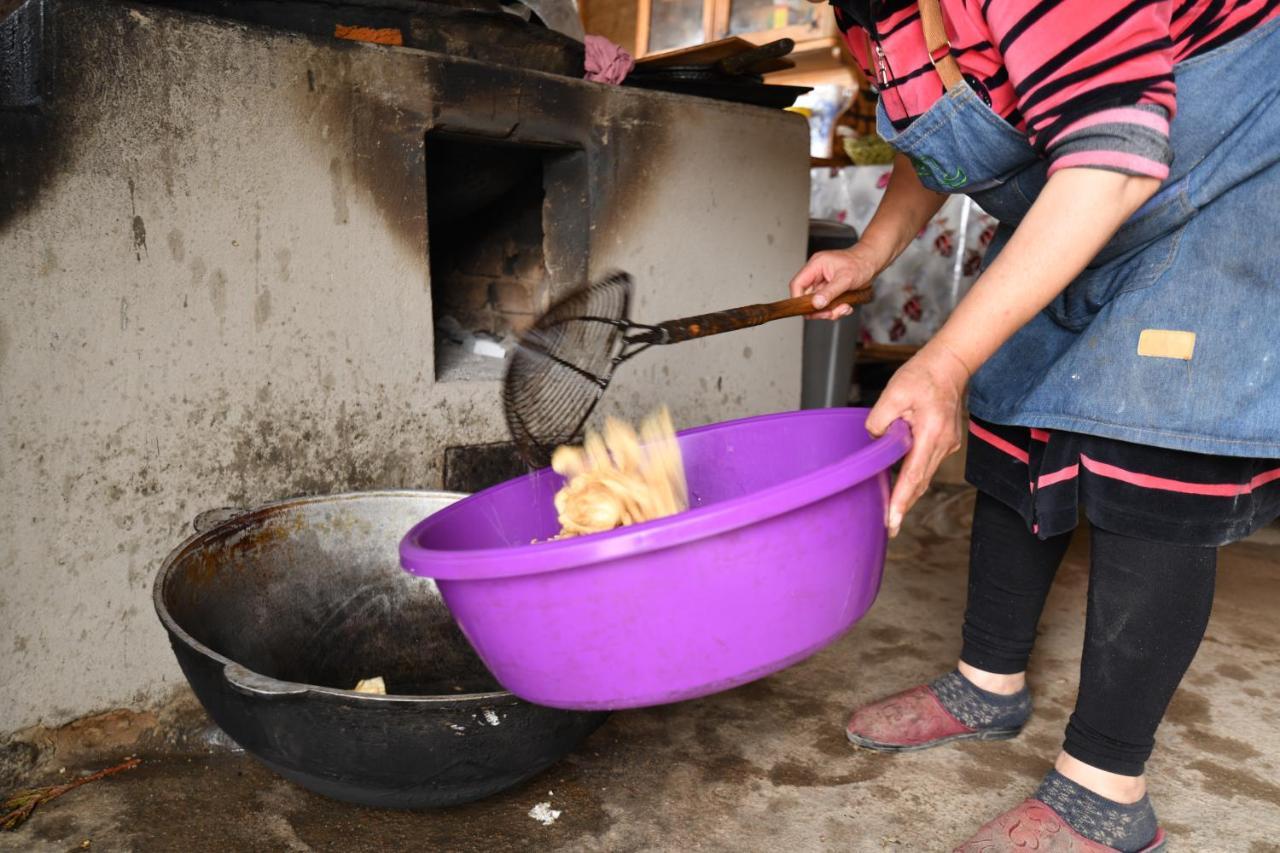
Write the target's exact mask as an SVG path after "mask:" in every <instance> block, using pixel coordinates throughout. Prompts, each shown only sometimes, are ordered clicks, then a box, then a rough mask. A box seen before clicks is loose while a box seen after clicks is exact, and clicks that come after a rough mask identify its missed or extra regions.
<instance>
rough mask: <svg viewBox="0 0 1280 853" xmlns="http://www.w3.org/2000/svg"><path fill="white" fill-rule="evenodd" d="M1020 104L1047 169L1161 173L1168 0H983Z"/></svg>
mask: <svg viewBox="0 0 1280 853" xmlns="http://www.w3.org/2000/svg"><path fill="white" fill-rule="evenodd" d="M983 6H984V7H985V8H984V12H985V16H986V22H987V26H988V28H989V29H990V31H991V35H992V38H993V40H994V41H996V42H997V44H998V48H999V51H1000V54H1001V56H1002V57H1003V58H1004V63H1005V68H1006V69H1007V71H1008V73H1009V82H1010V83H1011V84H1012V85H1013V87H1014V92H1015V95H1016V97H1017V103H1018V111H1019V112H1020V113H1021V114H1022V117H1023V118H1024V119H1025V121H1026V126H1027V132H1028V134H1029V136H1030V138H1031V142H1032V144H1033V145H1034V146H1035V147H1036V149H1037V150H1039V151H1040V152H1042V153H1043V154H1045V155H1046V156H1048V157H1049V158H1050V165H1049V173H1050V174H1052V173H1053V172H1055V171H1057V170H1058V169H1065V168H1072V167H1086V168H1094V169H1106V170H1110V171H1115V172H1123V173H1125V174H1129V175H1143V176H1150V177H1154V178H1159V179H1161V180H1163V179H1164V178H1166V177H1168V175H1169V164H1170V163H1171V162H1173V152H1172V149H1171V148H1170V146H1169V120H1170V119H1171V118H1172V117H1173V114H1174V110H1175V106H1176V104H1175V88H1174V82H1173V63H1174V47H1173V41H1172V38H1171V37H1170V19H1171V17H1172V13H1173V8H1172V7H1173V2H1172V0H1126V1H1125V2H1110V3H1103V2H1098V0H985V2H983Z"/></svg>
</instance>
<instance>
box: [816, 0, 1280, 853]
mask: <svg viewBox="0 0 1280 853" xmlns="http://www.w3.org/2000/svg"><path fill="white" fill-rule="evenodd" d="M835 3H836V15H837V20H838V22H839V24H840V28H841V29H842V31H843V32H844V33H845V37H846V39H847V41H848V44H849V47H850V48H851V50H852V52H853V54H854V56H855V57H856V58H857V59H858V60H859V62H860V63H861V64H862V65H863V67H864V69H865V70H866V71H867V73H868V77H869V79H872V80H874V81H876V85H877V87H878V89H879V92H880V106H879V114H878V125H879V131H880V134H881V135H882V136H883V137H884V138H885V139H886V140H887V141H888V142H889V143H890V144H891V145H893V146H894V147H895V148H896V149H897V150H898V152H899V156H898V158H897V161H896V164H895V167H894V172H893V176H892V179H891V180H890V183H889V186H888V189H887V191H886V193H885V196H884V199H883V201H882V202H881V204H880V207H879V210H878V211H877V213H876V215H875V217H874V219H873V220H872V221H871V223H870V224H869V225H868V227H867V229H866V232H865V234H864V235H863V236H862V239H861V241H860V242H859V243H858V244H857V245H856V246H855V247H853V248H852V249H850V250H847V251H844V252H824V253H821V254H818V255H815V256H814V257H813V258H811V259H810V261H809V263H808V264H806V265H805V267H804V268H803V269H802V270H801V271H800V272H799V273H798V274H797V275H796V277H795V279H794V280H793V281H792V282H791V290H792V293H793V295H798V294H802V293H812V294H814V304H815V306H816V307H817V308H819V309H821V308H823V307H824V306H826V305H827V304H829V303H830V301H831V300H832V299H833V298H834V297H836V296H837V295H839V294H840V293H843V292H845V291H846V290H849V289H851V288H858V287H867V286H870V283H871V281H872V280H873V279H874V278H875V276H876V274H877V273H879V272H880V271H881V270H883V269H884V268H885V267H886V266H887V265H889V264H890V263H892V261H893V260H894V259H895V258H896V257H897V256H898V254H900V253H901V252H902V250H903V248H904V247H905V246H906V245H907V244H908V243H909V242H910V240H911V239H912V238H913V237H914V236H915V235H916V234H917V233H918V231H919V230H920V228H921V227H922V226H923V225H924V224H925V223H926V222H927V221H928V220H929V219H930V217H931V216H933V214H934V213H936V211H937V210H938V208H939V206H940V204H941V203H942V201H943V199H944V194H945V193H951V192H963V193H966V194H968V195H970V196H971V197H972V198H973V199H974V200H975V201H976V202H977V203H978V204H980V205H981V206H982V207H983V208H984V209H985V210H987V211H988V212H990V213H991V214H993V215H994V216H996V217H997V218H998V219H999V220H1000V222H1001V226H1000V229H999V231H998V233H997V235H996V238H995V240H994V241H993V243H992V246H991V249H990V251H989V253H988V256H987V259H986V268H985V270H984V272H983V274H982V275H981V276H980V278H979V279H978V281H977V282H976V283H975V285H974V287H973V289H972V290H971V291H970V292H969V294H968V295H967V296H966V297H965V298H964V300H963V301H962V302H961V303H960V304H959V306H958V307H957V308H956V310H955V312H954V313H953V315H952V316H951V318H950V319H949V320H948V322H947V323H946V325H945V326H944V327H943V328H942V329H941V330H940V331H939V332H938V334H937V335H936V336H935V337H934V338H933V339H932V340H931V341H930V343H929V344H928V345H927V346H925V347H924V348H922V349H921V350H920V352H919V353H918V354H917V355H916V356H915V357H914V358H912V359H911V360H910V361H909V362H907V363H906V364H905V365H904V366H903V367H902V368H901V369H900V370H899V371H898V372H897V373H896V375H895V376H894V377H893V379H892V381H891V382H890V383H889V385H888V387H887V388H886V389H885V392H884V394H883V395H882V396H881V398H880V400H879V402H878V404H877V405H876V407H875V408H874V410H873V411H872V413H871V415H870V417H869V418H868V420H867V428H868V430H870V431H871V432H872V433H873V434H879V433H881V432H882V431H883V430H884V429H885V428H886V427H887V426H888V424H889V423H890V422H891V421H893V420H894V419H896V418H903V419H905V420H907V421H909V422H910V423H911V426H912V431H913V434H914V440H915V443H914V447H913V448H912V451H911V453H910V454H909V455H908V457H907V459H906V461H905V462H904V464H903V468H902V472H901V475H900V477H899V479H898V482H897V483H896V485H895V487H894V490H893V494H892V497H891V499H890V507H889V510H888V517H887V519H886V521H887V524H888V526H889V528H890V531H891V533H894V534H896V533H897V531H898V528H899V526H900V525H901V524H902V519H903V515H904V514H905V513H906V512H907V510H908V509H909V508H910V507H911V505H912V504H913V503H914V502H915V501H916V499H917V498H919V496H920V495H921V494H922V493H923V492H924V490H925V488H926V487H927V485H928V483H929V480H930V478H931V477H932V476H933V474H934V472H935V471H936V469H937V467H938V464H939V462H940V461H941V460H942V459H943V458H944V457H945V456H946V455H947V454H949V453H952V452H954V451H955V450H956V449H957V447H958V446H959V443H960V430H961V428H962V423H961V398H962V395H963V394H964V393H965V390H966V388H967V389H968V408H969V412H970V413H971V420H970V423H969V426H968V429H969V432H970V439H971V440H970V442H969V456H968V460H967V476H968V479H969V480H970V482H971V483H973V484H974V485H975V486H976V487H977V488H978V490H979V496H978V501H977V506H976V509H975V512H974V520H973V531H972V549H971V556H970V581H969V600H968V605H967V608H966V612H965V620H964V627H963V631H962V636H963V650H962V653H961V656H960V662H959V665H958V667H957V669H956V670H954V671H952V672H950V673H947V674H945V675H942V676H941V677H939V678H938V679H936V680H934V681H933V682H931V683H929V684H926V685H921V686H918V687H915V688H913V689H911V690H907V691H906V692H904V693H900V694H898V695H896V696H892V697H889V698H888V699H885V700H883V701H880V702H876V703H874V704H871V705H868V706H866V707H863V708H860V709H859V710H857V711H855V712H854V714H853V717H852V719H851V720H850V722H849V727H848V735H849V739H850V740H851V741H853V742H854V743H855V744H857V745H859V746H862V747H867V748H870V749H878V750H884V751H901V750H915V749H924V748H927V747H931V746H936V745H939V744H942V743H946V742H949V741H953V740H959V739H964V738H970V739H984V740H995V739H1001V738H1009V737H1014V736H1015V735H1017V733H1018V732H1019V730H1020V729H1021V727H1022V725H1023V724H1024V723H1025V721H1026V720H1027V718H1028V716H1029V715H1030V713H1031V697H1030V694H1029V692H1028V690H1027V687H1026V680H1025V670H1026V664H1027V660H1028V656H1029V654H1030V652H1031V647H1032V643H1033V641H1034V638H1035V628H1036V623H1037V621H1038V619H1039V616H1040V611H1041V609H1042V607H1043V604H1044V600H1045V596H1046V595H1047V593H1048V590H1049V587H1050V585H1051V583H1052V581H1053V576H1054V572H1055V571H1056V569H1057V567H1058V564H1059V562H1060V561H1061V559H1062V557H1063V554H1064V552H1065V549H1066V547H1067V542H1068V539H1069V537H1070V535H1071V531H1072V529H1073V528H1074V527H1075V526H1076V523H1077V509H1078V508H1079V507H1083V509H1084V513H1085V515H1086V516H1087V517H1088V519H1089V521H1090V523H1091V525H1092V527H1093V534H1092V540H1091V541H1092V566H1091V571H1090V582H1089V583H1090V587H1089V604H1088V614H1087V618H1086V633H1085V645H1084V652H1083V657H1082V664H1081V675H1080V689H1079V696H1078V700H1077V704H1076V708H1075V712H1074V713H1073V714H1072V716H1071V719H1070V722H1069V724H1068V726H1067V732H1066V738H1065V742H1064V746H1063V750H1062V752H1061V754H1060V755H1059V756H1058V758H1057V762H1056V765H1055V769H1054V770H1052V771H1051V772H1050V773H1049V775H1048V776H1047V777H1046V778H1045V780H1044V782H1043V783H1042V785H1041V786H1040V788H1039V790H1037V791H1036V792H1035V794H1034V795H1033V796H1032V797H1031V798H1030V799H1028V800H1026V801H1025V802H1024V803H1022V804H1021V805H1019V806H1017V807H1016V808H1015V809H1013V810H1012V811H1010V812H1008V813H1006V814H1004V815H1001V816H999V817H997V818H996V819H994V820H992V821H991V822H990V823H988V824H987V825H985V826H983V827H982V828H981V829H980V830H979V831H978V834H977V835H976V836H974V838H973V839H971V840H970V841H969V842H967V843H966V844H964V845H962V846H961V847H960V848H958V849H959V850H974V851H976V850H983V851H992V850H1002V849H1013V848H1014V847H1015V846H1017V847H1018V849H1022V848H1024V847H1026V848H1033V847H1034V848H1036V849H1054V850H1060V849H1061V850H1122V851H1136V850H1157V849H1161V848H1162V847H1163V846H1164V835H1163V833H1162V832H1161V831H1160V830H1159V828H1158V826H1157V823H1156V818H1155V813H1154V811H1153V809H1152V806H1151V803H1150V801H1149V799H1148V798H1147V795H1146V783H1145V778H1144V776H1143V770H1144V764H1145V762H1146V760H1147V758H1148V757H1149V756H1150V754H1151V751H1152V747H1153V745H1154V735H1155V731H1156V728H1157V726H1158V725H1159V723H1160V719H1161V718H1162V717H1163V715H1164V712H1165V709H1166V706H1167V705H1168V702H1169V700H1170V698H1171V697H1172V695H1173V692H1174V690H1175V689H1176V687H1177V685H1178V682H1179V681H1180V680H1181V678H1182V676H1183V674H1184V673H1185V671H1186V669H1187V667H1188V666H1189V665H1190V663H1191V660H1192V658H1193V657H1194V655H1195V652H1196V649H1197V647H1198V646H1199V643H1200V641H1201V639H1202V637H1203V636H1204V630H1205V626H1206V623H1207V621H1208V617H1209V610H1210V607H1211V604H1212V599H1213V589H1214V573H1215V568H1216V548H1217V546H1219V545H1222V544H1225V543H1227V542H1230V541H1233V540H1235V539H1239V538H1241V537H1243V536H1245V535H1247V534H1249V533H1250V532H1252V531H1253V530H1255V529H1256V528H1258V527H1260V526H1261V525H1263V524H1266V523H1268V522H1270V521H1271V520H1273V519H1274V518H1276V517H1277V515H1280V371H1278V370H1277V368H1276V365H1277V363H1280V346H1278V345H1277V344H1276V342H1275V341H1276V336H1277V335H1276V324H1277V319H1276V318H1280V241H1278V240H1277V234H1276V222H1277V215H1276V212H1275V209H1274V205H1275V204H1277V203H1280V202H1277V199H1280V143H1277V142H1276V141H1275V140H1276V138H1277V135H1278V134H1280V74H1278V73H1277V72H1276V68H1275V64H1274V63H1275V59H1274V58H1275V57H1277V56H1280V21H1277V20H1276V18H1277V17H1280V2H1278V0H1177V2H1175V1H1174V0H1129V2H1113V3H1104V2H1097V0H919V2H918V3H917V2H908V0H885V2H866V0H861V1H860V0H835ZM848 311H849V309H848V308H847V307H845V306H840V307H837V308H836V309H833V310H826V311H820V312H819V313H818V314H816V315H815V316H818V317H825V318H828V319H830V318H835V317H839V316H843V315H844V314H845V313H848ZM1051 845H1052V846H1051Z"/></svg>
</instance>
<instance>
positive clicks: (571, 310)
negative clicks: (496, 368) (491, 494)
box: [502, 272, 871, 467]
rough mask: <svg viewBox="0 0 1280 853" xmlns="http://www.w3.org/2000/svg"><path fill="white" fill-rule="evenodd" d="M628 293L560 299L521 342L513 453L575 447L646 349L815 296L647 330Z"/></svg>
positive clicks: (606, 286)
mask: <svg viewBox="0 0 1280 853" xmlns="http://www.w3.org/2000/svg"><path fill="white" fill-rule="evenodd" d="M631 291H632V281H631V276H629V275H628V274H626V273H625V272H612V273H609V274H608V275H607V276H605V277H604V278H602V279H600V280H599V281H596V282H594V283H592V284H588V285H585V286H583V287H580V288H578V289H577V290H575V291H573V292H572V293H570V294H569V295H568V296H566V297H565V298H563V299H561V300H560V301H559V302H557V303H556V304H555V305H553V306H552V307H551V309H550V310H549V311H547V313H546V314H544V315H543V316H542V317H541V318H539V320H538V321H537V322H536V323H535V324H534V325H533V326H532V327H531V328H530V329H529V331H527V332H525V333H524V335H523V336H522V337H521V338H520V342H519V346H518V347H517V348H516V350H515V352H514V353H512V355H511V361H510V364H508V366H507V373H506V378H505V379H504V381H503V387H502V402H503V407H504V408H505V410H506V417H507V427H508V428H509V429H510V430H511V437H512V439H513V440H514V441H515V444H516V450H517V451H518V452H519V454H520V456H521V457H522V458H523V459H524V461H525V462H526V463H528V464H529V465H532V466H534V467H543V466H545V465H547V464H549V463H550V460H551V453H552V451H554V450H555V449H556V447H558V446H559V445H562V444H572V443H575V442H577V441H578V440H579V438H580V437H581V434H582V429H583V426H584V425H585V424H586V422H587V418H589V417H590V416H591V412H592V410H593V409H595V407H596V403H598V402H599V401H600V397H601V396H603V394H604V392H605V389H607V388H608V387H609V382H610V380H612V379H613V374H614V371H616V370H617V369H618V366H619V365H621V364H622V363H623V362H624V361H627V360H628V359H630V358H632V357H633V356H636V355H639V354H640V353H642V352H644V351H645V350H647V349H648V348H649V347H652V346H661V345H665V344H677V343H681V342H683V341H690V340H693V339H695V338H705V337H707V336H709V335H719V334H722V333H724V332H734V331H737V330H739V329H746V328H750V327H752V326H759V325H760V324H762V323H768V322H771V321H773V320H781V319H783V318H786V317H799V316H802V315H805V314H810V313H812V312H813V303H812V297H809V296H797V297H794V298H792V299H783V300H781V301H779V302H770V303H766V304H761V305H746V306H743V307H741V308H731V309H729V310H728V311H717V312H714V313H711V314H699V315H696V316H693V317H685V318H683V319H680V320H668V321H666V322H665V323H658V324H656V325H645V324H642V323H633V322H631V319H630V313H631ZM869 301H871V290H870V288H865V289H861V290H855V291H851V292H849V293H845V294H843V295H842V296H840V297H839V298H837V299H836V300H834V301H833V302H832V303H831V307H835V306H836V305H860V304H863V303H866V302H869Z"/></svg>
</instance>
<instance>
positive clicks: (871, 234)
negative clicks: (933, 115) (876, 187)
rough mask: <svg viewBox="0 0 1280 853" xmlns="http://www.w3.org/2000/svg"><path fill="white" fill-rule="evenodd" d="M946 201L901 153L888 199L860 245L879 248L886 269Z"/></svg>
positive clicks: (881, 206) (877, 254)
mask: <svg viewBox="0 0 1280 853" xmlns="http://www.w3.org/2000/svg"><path fill="white" fill-rule="evenodd" d="M946 200H947V196H945V195H944V194H942V193H935V192H933V191H932V190H929V189H926V188H925V186H924V184H922V183H920V178H919V176H917V175H916V170H915V169H914V168H913V167H912V165H911V161H910V160H908V159H907V158H906V157H905V156H903V155H902V154H899V155H897V156H896V157H895V158H894V161H893V172H892V174H891V175H890V176H889V185H888V187H886V188H885V191H884V197H883V198H881V200H880V205H879V207H877V208H876V213H875V215H874V216H873V217H871V222H869V223H868V224H867V227H866V230H865V231H864V232H863V234H862V236H861V237H860V238H859V241H858V242H859V243H863V244H866V245H868V246H870V247H872V248H873V249H875V252H876V257H877V258H878V259H881V260H882V263H881V264H880V269H881V270H883V269H884V268H885V267H887V266H889V264H891V263H893V262H894V261H895V260H897V259H898V256H899V255H901V254H902V253H903V252H904V251H906V248H907V246H909V245H911V241H912V240H914V239H915V238H916V235H917V234H919V233H920V229H921V228H924V226H925V225H927V224H928V222H929V220H930V219H932V218H933V216H934V214H936V213H937V212H938V209H939V208H941V207H942V204H943V202H945V201H946Z"/></svg>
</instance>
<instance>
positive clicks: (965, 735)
mask: <svg viewBox="0 0 1280 853" xmlns="http://www.w3.org/2000/svg"><path fill="white" fill-rule="evenodd" d="M1020 731H1022V727H1021V726H1019V727H1017V728H985V729H973V728H970V727H969V726H966V725H965V724H964V723H962V722H960V721H959V720H957V719H956V718H955V717H954V716H952V714H951V712H950V711H948V710H947V709H946V708H945V707H943V705H942V703H941V702H940V701H938V697H937V696H936V695H934V692H933V691H932V690H931V689H929V686H928V685H927V684H922V685H920V686H919V687H913V688H911V689H910V690H906V691H903V692H902V693H898V694H896V695H894V696H890V697H889V698H888V699H881V700H880V701H879V702H874V703H872V704H870V705H866V706H864V707H862V708H859V709H858V710H856V711H854V712H853V716H852V717H850V718H849V725H848V727H847V728H846V729H845V733H846V734H847V735H848V736H849V741H850V742H851V743H853V744H854V745H855V746H861V747H864V748H866V749H874V750H878V751H880V752H914V751H915V750H919V749H928V748H929V747H932V746H941V745H942V744H944V743H951V742H952V741H957V740H1008V739H1009V738H1011V737H1016V736H1017V734H1018V733H1019V732H1020Z"/></svg>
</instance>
